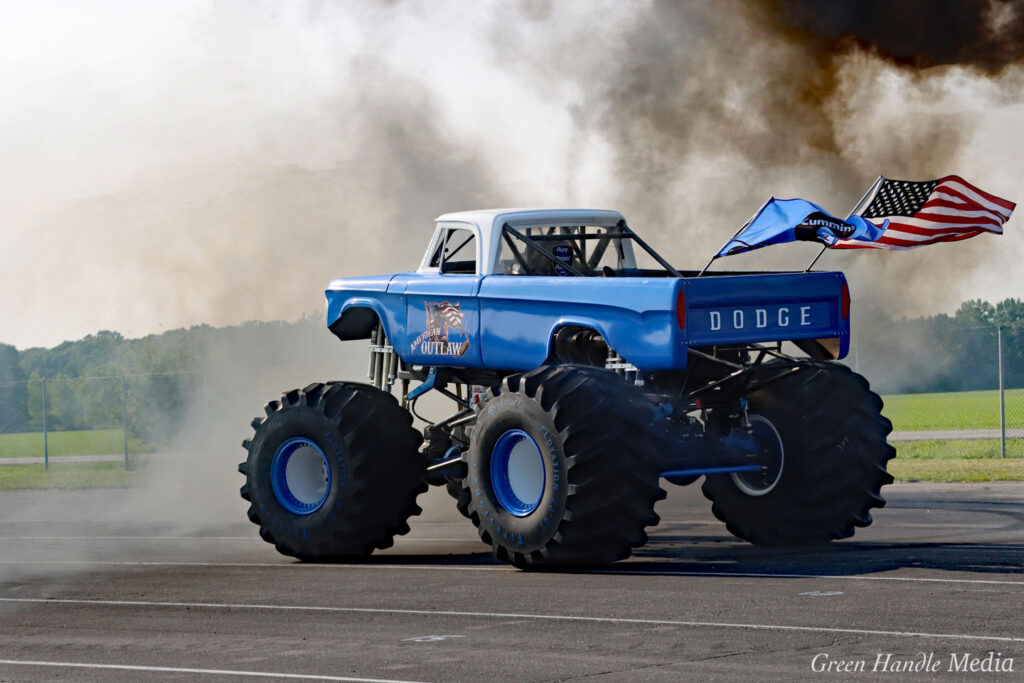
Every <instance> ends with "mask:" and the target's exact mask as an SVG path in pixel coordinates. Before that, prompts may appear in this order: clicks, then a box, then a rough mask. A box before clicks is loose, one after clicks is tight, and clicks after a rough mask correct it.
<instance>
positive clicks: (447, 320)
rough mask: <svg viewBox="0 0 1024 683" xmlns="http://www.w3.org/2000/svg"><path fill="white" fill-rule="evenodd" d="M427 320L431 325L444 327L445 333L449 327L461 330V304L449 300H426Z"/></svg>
mask: <svg viewBox="0 0 1024 683" xmlns="http://www.w3.org/2000/svg"><path fill="white" fill-rule="evenodd" d="M426 306H427V320H428V323H429V326H431V327H438V328H440V327H444V328H445V334H446V335H447V334H448V332H449V330H450V329H457V330H458V331H459V332H462V304H461V303H457V304H453V303H451V302H450V301H442V302H437V301H428V302H427V303H426Z"/></svg>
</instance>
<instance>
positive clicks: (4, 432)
mask: <svg viewBox="0 0 1024 683" xmlns="http://www.w3.org/2000/svg"><path fill="white" fill-rule="evenodd" d="M205 401H206V382H205V376H204V375H203V374H201V373H197V372H160V373H147V374H127V375H117V376H114V375H111V376H102V377H55V378H51V379H30V380H25V381H21V382H3V383H0V465H13V464H36V463H39V464H42V465H43V466H44V467H45V468H49V466H50V464H51V463H61V462H123V463H124V465H125V466H126V467H128V466H129V465H130V463H131V461H132V459H133V458H134V457H139V456H145V455H149V454H154V453H158V452H160V451H161V450H164V449H167V448H168V447H169V446H170V445H171V444H172V442H176V441H178V440H180V439H181V438H182V437H183V436H187V435H186V434H183V433H182V429H181V428H182V425H184V424H185V423H186V421H187V420H190V419H191V420H194V419H195V418H196V417H201V415H202V414H203V412H204V409H203V408H204V406H205Z"/></svg>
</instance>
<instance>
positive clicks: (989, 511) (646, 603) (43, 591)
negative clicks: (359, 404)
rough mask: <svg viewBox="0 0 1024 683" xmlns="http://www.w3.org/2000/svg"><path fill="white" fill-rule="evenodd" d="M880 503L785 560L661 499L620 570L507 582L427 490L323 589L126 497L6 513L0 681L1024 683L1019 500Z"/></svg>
mask: <svg viewBox="0 0 1024 683" xmlns="http://www.w3.org/2000/svg"><path fill="white" fill-rule="evenodd" d="M886 495H887V498H888V499H889V501H890V502H889V505H888V506H887V507H885V508H884V509H882V510H878V511H876V512H875V524H874V525H872V526H871V527H869V528H867V529H861V530H859V532H858V534H857V536H855V537H854V538H853V539H848V540H844V541H840V542H837V543H834V544H832V545H831V546H828V547H826V548H823V549H816V550H805V551H793V550H787V551H783V550H767V549H762V548H756V547H753V546H750V545H748V544H746V543H743V542H741V541H738V540H736V539H734V538H732V537H731V536H729V535H728V533H727V532H726V530H725V528H724V526H723V525H721V524H720V523H719V522H717V521H716V520H715V519H714V518H713V517H712V516H711V514H710V511H709V505H708V504H707V502H706V501H705V500H704V499H703V497H702V496H701V495H700V492H699V489H698V488H696V487H687V488H675V487H671V491H670V495H669V498H668V499H667V500H665V501H663V502H662V503H660V504H659V507H658V512H659V513H660V514H661V517H662V520H663V521H662V523H661V525H660V526H658V527H657V528H655V529H654V530H653V533H652V534H651V542H650V543H649V544H648V545H647V546H645V547H644V548H642V549H640V550H639V551H637V552H636V554H635V556H634V557H633V558H632V559H630V560H628V561H625V562H621V563H618V564H615V565H611V566H609V567H605V568H598V569H592V570H588V571H580V572H522V571H518V570H515V569H512V568H509V567H506V566H504V565H501V564H497V563H496V562H494V561H493V560H492V559H491V557H490V554H489V553H488V551H487V548H486V547H485V546H484V545H483V544H482V543H480V541H479V540H478V539H477V537H476V533H475V530H474V529H473V528H472V526H471V524H470V523H469V522H468V521H466V520H464V519H462V518H461V517H459V516H458V514H457V513H456V512H455V510H454V504H453V503H452V501H450V500H449V499H447V498H446V494H445V493H444V492H443V491H439V490H433V491H431V493H430V494H429V498H427V499H426V500H425V501H424V502H425V503H426V505H425V507H426V508H427V511H426V513H425V514H424V515H423V516H421V517H419V518H417V519H416V520H415V521H414V524H413V530H412V533H411V534H410V535H408V536H405V537H401V538H400V539H399V540H398V542H397V543H396V545H395V547H394V548H392V549H390V550H388V551H385V552H382V553H380V554H377V555H374V556H373V557H372V558H371V559H370V560H369V561H367V562H365V563H355V564H332V565H321V564H304V563H298V562H295V561H293V560H291V559H289V558H286V557H282V556H280V555H278V554H277V553H276V552H275V551H274V549H273V548H272V547H270V546H269V545H267V544H265V543H263V542H262V541H261V540H260V539H259V538H258V537H257V535H256V529H255V527H253V526H252V525H250V524H249V523H248V522H246V521H244V520H241V521H240V519H238V518H230V519H224V520H223V521H218V522H215V523H209V524H203V525H198V526H195V525H193V526H191V527H189V528H184V527H182V526H181V525H180V524H172V523H170V522H169V521H163V520H161V519H159V517H156V518H154V516H153V515H152V514H149V513H147V514H146V515H141V514H140V515H139V516H138V517H133V515H132V514H131V509H132V508H131V506H132V505H134V504H135V501H136V499H135V498H133V497H131V493H130V492H120V491H102V490H101V491H71V492H50V493H47V494H41V493H40V492H33V491H23V492H4V493H3V495H2V496H0V680H18V681H22V680H32V681H34V680H40V681H44V680H45V681H48V680H57V679H60V680H104V681H108V680H117V681H120V680H124V681H137V680H161V681H162V680H182V681H194V680H230V679H245V680H253V679H260V680H263V679H278V680H396V681H448V680H459V681H477V680H482V679H492V680H515V681H556V680H559V681H561V680H583V679H586V680H588V681H619V680H632V681H636V680H643V681H646V680H652V681H678V680H684V679H685V680H691V679H692V680H794V679H820V678H822V677H827V678H832V679H835V680H860V679H864V680H872V679H887V680H906V679H908V678H909V679H919V680H926V679H931V678H934V677H936V676H939V677H950V678H951V679H963V678H970V679H971V680H979V679H980V680H1001V679H1007V680H1014V679H1015V680H1020V679H1021V678H1024V674H1022V673H1021V672H1022V671H1024V619H1022V611H1024V484H1021V483H1006V484H972V485H929V484H904V485H894V486H890V487H887V488H886ZM58 500H59V504H57V503H55V504H52V505H51V504H49V503H48V502H47V501H58ZM69 511H73V512H72V513H70V514H69ZM239 511H241V507H239ZM990 652H991V653H992V654H991V655H989V653H990ZM965 656H966V657H965ZM971 662H977V663H975V664H973V665H972V664H971ZM880 665H881V666H882V669H879V668H878V667H879V666H880ZM904 666H906V667H910V668H912V667H918V668H922V669H925V670H924V671H913V670H911V671H904V670H903V669H902V667H904ZM961 666H963V667H970V666H975V667H976V668H981V669H984V668H985V667H989V668H996V669H999V668H1002V669H1003V670H1002V671H994V672H986V671H984V670H981V671H977V672H974V673H971V672H969V671H964V670H960V669H959V667H961ZM1007 666H1009V667H1011V668H1012V671H1007V670H1006V667H1007ZM843 667H845V668H843ZM894 667H895V669H894ZM951 667H952V668H954V671H949V669H950V668H951ZM860 669H863V670H860ZM872 669H874V671H873V670H872Z"/></svg>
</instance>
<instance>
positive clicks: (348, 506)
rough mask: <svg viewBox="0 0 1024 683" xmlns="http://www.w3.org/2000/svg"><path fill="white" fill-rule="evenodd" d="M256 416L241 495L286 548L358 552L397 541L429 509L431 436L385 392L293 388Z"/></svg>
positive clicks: (360, 387) (313, 556)
mask: <svg viewBox="0 0 1024 683" xmlns="http://www.w3.org/2000/svg"><path fill="white" fill-rule="evenodd" d="M265 410H266V417H264V418H256V419H254V420H253V428H254V429H255V430H256V434H255V435H254V436H253V437H252V439H247V440H246V441H244V442H243V443H242V446H243V447H244V448H245V449H246V450H247V451H248V453H249V457H248V458H247V459H246V461H245V462H242V463H240V464H239V465H238V470H239V471H240V472H241V473H242V474H244V475H245V485H243V486H242V489H241V493H242V498H244V499H245V500H248V501H250V503H251V505H250V506H249V513H248V514H249V519H250V520H251V521H252V522H253V523H254V524H257V525H259V528H260V536H261V537H262V538H263V540H265V541H267V542H268V543H273V544H274V546H275V547H276V548H277V550H278V551H279V552H281V553H283V554H285V555H292V556H294V557H298V558H301V559H306V560H326V559H338V558H356V557H364V556H366V555H369V554H370V553H371V552H373V550H374V549H375V548H387V547H389V546H391V545H392V543H393V537H394V536H395V535H396V534H404V533H408V531H409V525H408V524H407V520H408V518H409V517H411V516H412V515H417V514H419V513H420V512H421V510H420V508H419V506H417V505H416V496H417V495H419V494H420V493H421V492H423V491H425V490H426V488H427V486H426V484H425V483H424V482H423V473H424V468H425V461H424V458H423V456H422V455H420V453H419V452H418V448H419V445H420V442H421V441H422V437H421V436H420V434H419V432H417V431H416V430H415V429H413V428H412V426H411V424H412V416H411V415H409V413H408V412H406V411H405V410H403V409H402V408H401V407H400V406H399V405H398V402H397V401H395V399H394V397H392V396H391V395H390V394H386V393H384V392H383V391H380V390H379V389H376V388H374V387H371V386H368V385H365V384H355V383H348V382H331V383H327V384H310V385H309V386H308V387H306V388H305V389H294V390H292V391H289V392H287V393H285V394H284V395H283V396H282V397H281V400H280V401H271V402H270V403H268V404H267V406H266V409H265Z"/></svg>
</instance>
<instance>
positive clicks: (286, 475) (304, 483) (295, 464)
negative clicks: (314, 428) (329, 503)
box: [270, 436, 331, 515]
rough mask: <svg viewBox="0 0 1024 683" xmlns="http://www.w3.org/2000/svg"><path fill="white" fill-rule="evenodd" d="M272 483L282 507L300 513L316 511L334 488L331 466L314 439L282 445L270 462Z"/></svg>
mask: <svg viewBox="0 0 1024 683" xmlns="http://www.w3.org/2000/svg"><path fill="white" fill-rule="evenodd" d="M270 484H271V487H272V488H273V490H274V496H275V497H276V498H277V502H279V503H280V504H281V505H282V507H284V508H285V509H286V510H288V511H289V512H291V513H294V514H296V515H308V514H311V513H313V512H316V511H317V510H319V509H320V507H321V506H322V505H323V504H324V501H326V500H327V494H328V492H329V491H330V490H331V468H330V466H329V464H328V462H327V456H326V455H325V454H324V452H323V450H322V449H321V448H320V447H319V446H317V445H316V443H314V442H313V441H311V440H310V439H307V438H305V437H301V436H299V437H294V438H291V439H288V440H287V441H285V442H284V443H283V444H281V445H280V446H279V447H278V449H277V452H276V453H274V459H273V460H272V461H271V463H270Z"/></svg>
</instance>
